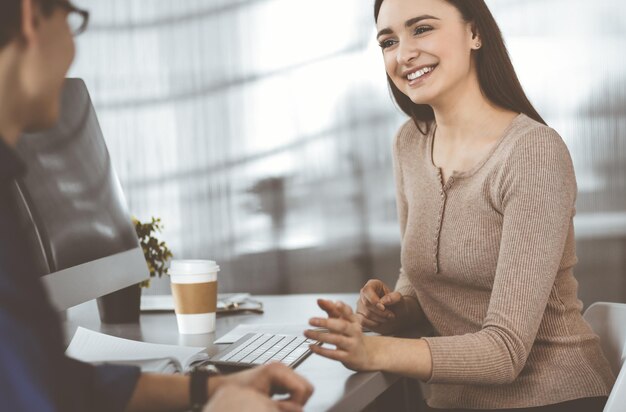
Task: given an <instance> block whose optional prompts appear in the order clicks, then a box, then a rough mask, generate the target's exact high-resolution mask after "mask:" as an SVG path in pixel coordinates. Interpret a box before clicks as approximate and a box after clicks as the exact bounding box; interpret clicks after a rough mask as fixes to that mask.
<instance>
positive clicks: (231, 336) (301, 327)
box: [213, 323, 313, 343]
mask: <svg viewBox="0 0 626 412" xmlns="http://www.w3.org/2000/svg"><path fill="white" fill-rule="evenodd" d="M306 329H313V328H312V327H311V326H309V325H308V324H306V323H261V324H243V325H239V326H237V327H236V328H235V329H233V330H231V331H230V332H228V333H227V334H226V335H224V336H222V337H221V338H219V339H218V340H216V341H215V342H213V343H233V342H236V341H237V340H239V338H241V337H242V336H244V335H245V334H246V333H272V334H275V335H292V336H303V333H304V331H305V330H306Z"/></svg>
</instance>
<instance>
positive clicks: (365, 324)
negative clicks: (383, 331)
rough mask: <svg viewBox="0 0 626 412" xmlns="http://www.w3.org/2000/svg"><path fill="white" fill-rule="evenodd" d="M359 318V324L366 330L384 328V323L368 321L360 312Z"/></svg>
mask: <svg viewBox="0 0 626 412" xmlns="http://www.w3.org/2000/svg"><path fill="white" fill-rule="evenodd" d="M357 316H358V318H359V322H361V326H362V327H364V328H367V329H369V330H376V329H378V328H379V327H380V326H382V323H380V322H374V321H373V320H370V319H368V318H367V317H366V316H365V315H364V314H362V313H360V312H357Z"/></svg>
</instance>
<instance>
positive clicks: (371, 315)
mask: <svg viewBox="0 0 626 412" xmlns="http://www.w3.org/2000/svg"><path fill="white" fill-rule="evenodd" d="M357 313H360V314H361V315H362V316H363V317H365V318H367V319H369V320H371V321H374V322H377V323H386V322H388V321H389V320H390V319H391V318H390V317H389V316H385V315H381V314H379V313H377V312H375V311H373V310H370V308H368V307H367V306H365V305H361V307H360V308H359V309H357ZM389 313H390V312H389Z"/></svg>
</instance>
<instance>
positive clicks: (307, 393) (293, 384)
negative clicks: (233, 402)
mask: <svg viewBox="0 0 626 412" xmlns="http://www.w3.org/2000/svg"><path fill="white" fill-rule="evenodd" d="M208 385H209V396H210V401H209V402H210V403H211V402H212V395H213V393H214V391H216V390H219V389H220V388H221V387H222V386H223V385H224V386H229V385H235V386H240V387H244V388H247V389H251V390H253V391H256V392H257V393H259V394H261V395H264V396H265V397H266V399H269V397H271V396H272V395H274V394H288V395H289V397H288V398H287V399H286V400H284V401H280V402H278V403H277V405H278V407H279V408H280V410H285V411H291V410H294V409H293V407H294V406H298V407H301V406H303V405H304V404H305V403H306V401H307V400H308V399H309V398H310V397H311V394H312V393H313V386H312V385H311V384H310V383H309V382H308V381H307V380H306V379H304V378H303V377H302V376H300V375H298V374H297V373H295V372H294V371H293V370H292V369H290V368H289V367H288V366H285V365H283V364H281V363H272V364H269V365H263V366H259V367H256V368H253V369H248V370H246V371H243V372H238V373H233V374H231V375H224V376H217V377H212V378H209V382H208ZM233 410H236V409H233ZM296 410H299V409H296Z"/></svg>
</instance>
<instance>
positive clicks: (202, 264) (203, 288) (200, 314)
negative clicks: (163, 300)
mask: <svg viewBox="0 0 626 412" xmlns="http://www.w3.org/2000/svg"><path fill="white" fill-rule="evenodd" d="M219 270H220V267H219V266H218V265H217V264H216V263H215V262H214V261H212V260H172V261H171V262H170V268H169V270H168V274H169V275H170V281H171V287H172V295H173V296H174V310H175V312H176V322H177V324H178V332H179V333H181V334H201V333H211V332H214V331H215V311H216V309H217V272H219Z"/></svg>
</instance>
